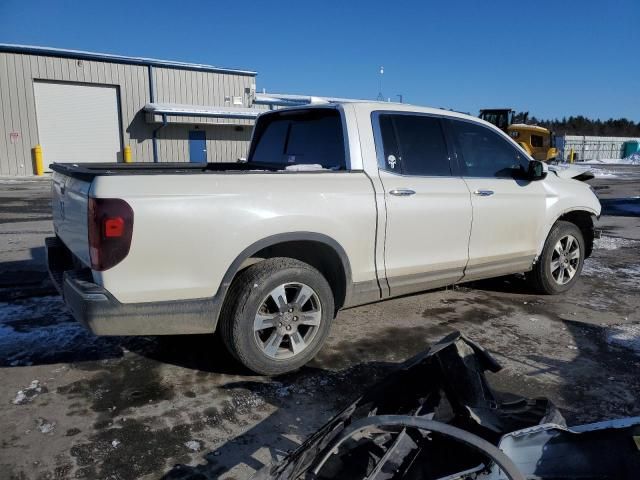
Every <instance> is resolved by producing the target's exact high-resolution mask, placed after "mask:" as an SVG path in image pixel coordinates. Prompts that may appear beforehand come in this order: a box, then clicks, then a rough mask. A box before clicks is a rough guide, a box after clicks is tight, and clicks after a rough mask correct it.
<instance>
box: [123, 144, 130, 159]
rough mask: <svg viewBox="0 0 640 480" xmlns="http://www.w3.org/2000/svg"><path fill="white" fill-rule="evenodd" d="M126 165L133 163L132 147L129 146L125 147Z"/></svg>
mask: <svg viewBox="0 0 640 480" xmlns="http://www.w3.org/2000/svg"><path fill="white" fill-rule="evenodd" d="M124 163H131V147H130V146H129V145H127V146H126V147H124Z"/></svg>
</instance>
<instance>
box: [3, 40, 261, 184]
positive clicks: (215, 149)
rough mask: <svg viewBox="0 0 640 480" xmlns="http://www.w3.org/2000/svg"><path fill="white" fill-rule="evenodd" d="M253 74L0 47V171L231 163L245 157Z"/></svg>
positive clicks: (252, 110)
mask: <svg viewBox="0 0 640 480" xmlns="http://www.w3.org/2000/svg"><path fill="white" fill-rule="evenodd" d="M255 77H256V73H255V72H252V71H246V70H234V69H226V68H218V67H213V66H209V65H198V64H189V63H181V62H171V61H162V60H154V59H146V58H134V57H123V56H117V55H106V54H95V53H89V52H81V51H73V50H60V49H51V48H41V47H28V46H17V45H4V44H0V109H1V110H2V113H1V114H0V175H11V176H24V175H32V174H33V161H32V149H33V148H34V147H35V146H36V145H38V144H40V145H42V150H43V158H44V164H45V168H46V167H47V166H48V165H49V164H50V163H51V162H54V161H56V162H76V161H80V162H88V161H96V162H98V161H101V162H111V161H113V162H121V161H123V155H124V149H125V147H127V146H128V147H130V149H131V153H132V160H133V161H137V162H153V161H160V162H162V161H185V162H188V161H209V162H216V161H234V160H236V159H238V158H240V157H243V156H245V155H246V150H247V147H248V142H249V139H250V136H251V130H252V126H253V123H254V119H255V117H256V116H257V114H258V113H259V111H260V109H264V108H266V107H263V106H255V105H254V99H255Z"/></svg>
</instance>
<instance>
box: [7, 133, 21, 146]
mask: <svg viewBox="0 0 640 480" xmlns="http://www.w3.org/2000/svg"><path fill="white" fill-rule="evenodd" d="M19 138H20V134H19V133H18V132H11V133H9V140H10V141H11V143H16V142H17V141H18V139H19Z"/></svg>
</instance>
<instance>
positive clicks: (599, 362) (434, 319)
mask: <svg viewBox="0 0 640 480" xmlns="http://www.w3.org/2000/svg"><path fill="white" fill-rule="evenodd" d="M606 168H607V171H608V172H613V175H611V176H602V177H600V178H597V179H595V180H593V181H592V182H591V183H592V184H593V185H594V187H595V188H596V189H597V192H598V194H599V196H601V198H602V199H603V200H609V201H608V203H607V202H603V203H606V211H605V213H606V214H607V215H605V216H603V217H602V219H601V221H600V222H599V227H600V228H602V229H603V231H604V232H605V237H603V238H602V239H600V240H599V241H598V242H597V244H596V249H595V251H594V254H593V257H592V258H590V259H589V260H587V262H586V264H585V269H584V273H583V276H582V278H581V279H580V281H579V282H578V284H577V285H576V287H575V288H574V289H573V290H572V291H570V292H569V293H567V294H565V295H561V296H556V297H540V296H535V295H532V294H531V293H530V292H529V291H528V289H527V287H526V285H525V284H524V283H523V282H522V281H521V280H519V279H518V278H503V279H496V280H491V281H484V282H476V283H473V284H467V285H462V286H459V287H455V288H448V289H442V290H438V291H434V292H429V293H425V294H421V295H413V296H407V297H403V298H399V299H394V300H389V301H386V302H382V303H378V304H373V305H367V306H363V307H358V308H353V309H350V310H346V311H343V312H341V313H340V315H339V316H338V318H337V319H336V320H335V323H334V326H333V329H332V333H331V336H330V339H329V341H328V344H327V345H326V346H325V348H324V349H323V350H322V351H321V353H320V354H319V355H318V357H317V358H316V359H315V360H314V361H313V362H312V363H311V364H310V365H308V366H307V367H305V368H303V369H302V370H300V371H299V372H296V373H294V374H290V375H285V376H283V377H280V378H277V379H269V378H261V377H257V376H253V375H250V374H249V373H247V372H246V371H243V370H242V369H241V368H240V367H238V366H237V364H235V363H234V362H233V361H232V360H231V359H230V358H229V357H228V356H227V354H226V353H225V352H224V350H223V348H222V346H221V345H220V343H219V342H218V340H217V339H216V338H213V337H210V336H190V337H163V338H158V337H156V338H154V337H138V338H134V337H124V338H100V337H94V336H92V335H91V334H89V333H88V332H86V331H85V330H84V329H83V328H82V327H80V326H79V325H78V324H76V323H75V322H74V321H73V320H72V319H71V317H70V316H69V314H68V313H67V311H66V310H65V308H64V306H63V305H62V303H61V302H60V300H59V298H58V297H57V295H55V294H54V292H53V291H52V290H51V286H50V284H49V283H48V281H47V279H46V275H45V272H44V266H43V250H42V244H43V243H42V242H43V238H44V237H45V236H47V235H49V234H50V233H49V232H50V231H51V222H50V218H49V213H48V212H49V206H48V188H49V186H48V182H47V181H46V180H45V181H43V180H25V181H16V180H0V199H1V200H2V203H1V206H0V236H1V237H2V242H1V243H0V248H1V250H0V372H1V373H0V375H1V378H2V381H1V382H0V416H1V418H2V420H1V421H0V438H1V439H2V440H1V441H2V446H1V449H0V468H1V469H2V471H3V475H2V477H3V478H16V479H22V478H56V479H65V478H87V479H95V478H113V479H134V478H145V479H152V478H163V479H187V478H191V479H196V478H197V479H205V478H234V479H246V478H248V477H250V475H251V474H252V473H253V472H254V471H255V470H256V469H258V468H260V467H261V466H262V465H264V464H265V463H268V462H270V461H273V460H275V459H278V458H280V457H281V456H282V455H283V454H284V453H285V452H286V451H287V450H290V449H292V448H295V446H296V445H298V444H299V442H300V441H301V440H303V439H304V438H305V437H306V436H307V435H308V434H310V433H312V432H313V431H314V430H315V429H317V428H318V427H319V426H321V425H322V424H323V423H324V422H325V421H326V420H327V419H328V418H329V417H331V416H332V415H333V414H334V413H336V412H337V411H338V409H340V408H341V407H342V406H344V405H346V404H347V403H348V402H349V401H351V400H352V399H353V398H354V397H355V396H357V395H358V394H359V393H360V392H361V391H362V390H363V389H364V388H366V387H367V386H369V385H371V384H373V383H374V382H376V381H377V380H378V379H380V378H381V377H382V376H384V375H385V374H386V373H387V372H389V371H390V370H391V369H393V368H394V367H395V366H396V365H397V364H398V363H399V362H401V361H403V360H405V359H406V358H407V357H409V356H411V355H413V354H415V353H417V352H419V351H421V350H423V349H425V348H426V347H427V346H428V345H429V344H430V343H431V342H433V341H434V340H437V339H439V338H441V337H442V336H443V335H445V334H446V333H448V332H450V331H452V330H454V329H457V330H461V331H463V332H465V333H466V334H467V335H468V336H469V337H471V338H472V339H474V340H476V341H477V342H479V343H480V344H481V345H483V346H484V347H486V348H487V349H489V350H490V351H491V352H492V353H493V354H494V355H495V356H496V358H497V359H498V360H499V361H500V363H501V364H502V365H503V366H504V369H503V370H502V371H501V372H500V373H498V374H495V375H492V376H491V382H492V383H493V384H494V386H495V387H496V388H497V389H498V390H500V391H509V392H514V393H519V394H524V395H528V396H533V397H535V396H542V395H543V396H548V397H550V398H551V399H552V400H553V401H554V402H555V403H556V404H557V405H558V406H559V407H560V409H561V411H562V413H563V414H564V415H565V416H566V417H567V419H568V420H569V422H570V423H571V424H578V423H585V422H591V421H598V420H603V419H608V418H617V417H624V416H631V415H640V402H639V401H638V399H639V398H640V377H638V375H637V372H638V367H640V315H639V314H638V311H639V309H640V295H638V293H639V291H640V218H639V217H638V215H639V213H638V212H637V210H635V211H634V210H633V209H634V206H633V205H637V200H636V201H635V204H634V201H633V197H637V196H638V195H639V192H640V179H639V178H640V176H639V175H637V173H638V171H640V170H638V169H637V168H636V169H632V168H626V169H624V168H623V169H617V168H615V167H612V166H611V165H607V167H606ZM629 199H631V203H630V205H631V207H628V205H629ZM625 202H626V203H625ZM621 205H622V207H621ZM621 208H622V210H623V212H622V213H624V215H621V214H620V213H621V212H620V209H621ZM635 208H637V206H636V207H635ZM634 212H635V213H634ZM609 214H611V215H609ZM634 215H635V216H634Z"/></svg>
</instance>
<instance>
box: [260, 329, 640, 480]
mask: <svg viewBox="0 0 640 480" xmlns="http://www.w3.org/2000/svg"><path fill="white" fill-rule="evenodd" d="M500 369H501V367H500V365H499V364H498V363H497V362H496V360H495V359H494V358H493V357H492V356H491V355H490V354H489V353H488V352H487V351H485V350H484V349H483V348H482V347H480V346H479V345H477V344H476V343H474V342H473V341H471V340H470V339H468V338H466V337H465V336H464V335H462V334H461V333H458V332H456V333H453V334H451V335H448V336H447V337H445V338H443V339H442V340H440V341H439V342H438V343H436V344H434V345H433V346H432V347H431V348H430V349H428V350H427V351H425V352H423V353H420V354H418V355H416V356H415V357H413V358H412V359H410V360H408V361H407V362H405V363H404V364H403V365H402V366H401V367H400V368H399V369H398V370H397V371H395V372H393V373H392V374H391V375H389V376H388V377H387V378H386V379H384V380H383V381H382V382H380V383H379V384H378V385H376V386H375V387H373V388H372V389H370V390H369V391H368V392H366V393H365V394H364V395H363V396H362V397H360V398H359V399H357V400H356V401H355V402H353V403H352V404H351V405H349V406H348V407H347V408H345V409H344V410H343V411H342V412H340V413H339V414H338V415H336V416H335V417H333V418H332V419H331V420H330V421H329V422H327V423H326V424H325V425H324V426H323V427H322V428H320V429H319V430H318V431H317V432H316V433H315V434H313V435H312V436H311V437H310V438H308V439H307V440H306V441H305V442H304V443H303V444H302V445H301V446H300V447H299V448H298V449H296V450H295V451H294V452H292V453H290V454H289V455H288V456H286V457H285V458H284V459H283V460H282V461H281V462H279V463H277V464H275V465H272V466H268V467H265V468H263V469H262V470H260V471H259V472H257V473H256V475H255V476H254V479H255V480H259V479H260V480H285V479H286V480H293V479H318V480H325V479H362V480H365V479H366V480H374V479H375V480H400V479H402V480H418V479H420V480H430V479H434V480H435V479H438V480H454V479H477V480H503V479H505V480H506V479H509V480H521V479H525V478H526V479H540V480H542V479H558V480H559V479H574V478H575V479H581V480H584V479H612V480H613V479H616V480H625V479H629V480H631V479H637V478H640V477H639V475H640V473H639V472H640V451H639V450H638V445H640V437H639V435H640V427H639V425H640V418H637V419H626V420H620V421H614V422H605V423H602V424H595V425H591V426H588V425H587V426H583V427H574V428H567V427H566V425H565V422H564V419H563V417H562V416H561V415H560V413H559V412H558V410H557V409H556V408H555V406H554V405H553V404H552V403H551V402H550V401H549V400H547V399H544V398H538V399H527V398H522V397H515V396H511V397H512V398H515V400H510V401H508V402H504V401H500V400H499V399H498V397H497V396H496V395H495V393H494V392H493V390H492V389H491V387H490V386H489V383H488V382H487V379H486V377H485V372H486V371H491V372H497V371H499V370H500ZM634 439H635V441H634ZM605 452H606V456H607V461H601V460H600V459H599V458H598V456H602V455H605Z"/></svg>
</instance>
